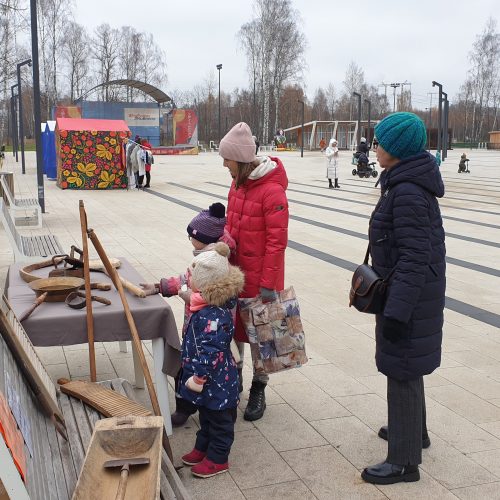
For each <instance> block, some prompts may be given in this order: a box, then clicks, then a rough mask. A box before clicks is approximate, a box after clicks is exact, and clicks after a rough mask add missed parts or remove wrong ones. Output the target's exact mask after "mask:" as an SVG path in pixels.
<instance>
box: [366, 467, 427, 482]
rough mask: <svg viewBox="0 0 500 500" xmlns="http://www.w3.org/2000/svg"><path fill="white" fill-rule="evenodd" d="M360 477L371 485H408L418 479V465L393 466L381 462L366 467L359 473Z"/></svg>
mask: <svg viewBox="0 0 500 500" xmlns="http://www.w3.org/2000/svg"><path fill="white" fill-rule="evenodd" d="M361 477H362V478H363V479H364V480H365V481H366V482H367V483H372V484H394V483H401V482H406V483H410V482H413V481H418V480H419V479H420V472H419V470H418V465H395V464H390V463H389V462H382V463H380V464H377V465H372V466H371V467H366V469H365V470H364V471H363V472H362V473H361Z"/></svg>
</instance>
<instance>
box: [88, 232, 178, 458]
mask: <svg viewBox="0 0 500 500" xmlns="http://www.w3.org/2000/svg"><path fill="white" fill-rule="evenodd" d="M87 233H88V235H89V238H90V241H91V242H92V244H93V245H94V248H95V249H96V251H97V253H98V254H99V258H100V259H101V261H102V263H103V264H104V267H105V268H106V272H107V274H108V276H109V277H110V278H111V280H112V281H113V284H114V285H115V288H116V289H117V290H118V294H119V295H120V299H121V301H122V304H123V309H124V311H125V316H126V318H127V322H128V326H129V328H130V334H131V336H132V342H133V343H134V346H135V349H136V351H137V355H138V356H139V361H140V363H141V367H142V371H143V373H144V379H145V380H146V386H147V388H148V392H149V398H150V399H151V406H152V407H153V411H154V414H155V415H156V416H160V417H161V409H160V404H159V403H158V397H157V396H156V390H155V388H154V385H153V379H152V378H151V373H150V371H149V367H148V363H147V361H146V357H145V356H144V351H143V350H142V342H141V339H140V337H139V333H138V332H137V327H136V326H135V321H134V318H133V317H132V313H131V312H130V307H129V305H128V302H127V297H126V296H125V292H124V290H123V285H122V282H121V281H120V278H119V276H118V271H117V270H116V269H115V268H114V267H113V266H112V265H111V262H110V261H109V259H108V256H107V255H106V252H105V251H104V248H103V247H102V245H101V242H100V241H99V238H98V237H97V235H96V234H95V233H94V230H93V229H88V230H87ZM163 447H164V448H165V451H166V452H167V455H168V458H169V459H170V461H171V462H172V463H174V457H173V454H172V448H171V447H170V441H169V440H168V436H167V432H166V431H165V427H163Z"/></svg>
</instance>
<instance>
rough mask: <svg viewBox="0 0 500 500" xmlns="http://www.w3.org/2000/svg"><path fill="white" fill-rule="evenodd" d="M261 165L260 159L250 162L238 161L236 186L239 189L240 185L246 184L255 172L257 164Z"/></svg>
mask: <svg viewBox="0 0 500 500" xmlns="http://www.w3.org/2000/svg"><path fill="white" fill-rule="evenodd" d="M258 165H259V160H254V161H252V162H250V163H241V162H238V173H237V174H236V177H235V178H234V186H235V188H236V189H238V188H239V187H240V186H242V185H243V184H245V182H246V181H247V179H248V177H249V176H250V174H251V173H252V172H253V170H254V169H255V167H256V166H258Z"/></svg>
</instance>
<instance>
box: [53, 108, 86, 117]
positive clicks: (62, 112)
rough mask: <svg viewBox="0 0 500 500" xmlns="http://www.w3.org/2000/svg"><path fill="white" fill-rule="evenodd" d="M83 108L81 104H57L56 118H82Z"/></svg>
mask: <svg viewBox="0 0 500 500" xmlns="http://www.w3.org/2000/svg"><path fill="white" fill-rule="evenodd" d="M81 117H82V108H80V106H57V107H56V118H81Z"/></svg>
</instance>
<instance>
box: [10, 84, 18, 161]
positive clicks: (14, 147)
mask: <svg viewBox="0 0 500 500" xmlns="http://www.w3.org/2000/svg"><path fill="white" fill-rule="evenodd" d="M16 88H17V83H15V84H14V85H11V86H10V98H11V99H12V156H15V157H16V162H17V161H18V156H17V147H18V143H17V138H18V135H17V101H16V99H17V94H15V93H14V90H15V89H16Z"/></svg>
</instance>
